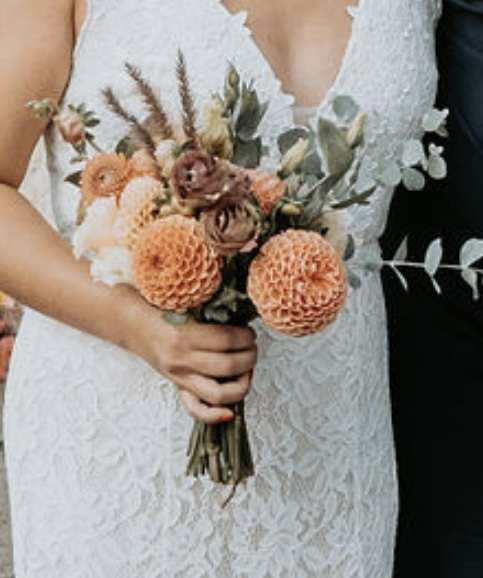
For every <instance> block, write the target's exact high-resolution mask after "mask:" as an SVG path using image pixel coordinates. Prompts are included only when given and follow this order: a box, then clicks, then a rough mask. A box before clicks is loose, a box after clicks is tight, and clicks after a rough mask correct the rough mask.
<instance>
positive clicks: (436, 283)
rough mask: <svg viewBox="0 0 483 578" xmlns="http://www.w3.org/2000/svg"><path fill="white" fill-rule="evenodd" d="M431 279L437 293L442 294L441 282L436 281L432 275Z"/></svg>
mask: <svg viewBox="0 0 483 578" xmlns="http://www.w3.org/2000/svg"><path fill="white" fill-rule="evenodd" d="M430 279H431V283H432V284H433V287H434V290H435V291H436V293H438V295H441V293H442V291H441V287H440V285H439V283H438V282H437V281H436V279H435V278H434V277H430Z"/></svg>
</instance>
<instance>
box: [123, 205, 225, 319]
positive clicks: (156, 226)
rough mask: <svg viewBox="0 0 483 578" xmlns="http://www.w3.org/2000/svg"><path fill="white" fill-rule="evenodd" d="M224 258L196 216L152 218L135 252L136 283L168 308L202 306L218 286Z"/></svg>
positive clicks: (152, 300)
mask: <svg viewBox="0 0 483 578" xmlns="http://www.w3.org/2000/svg"><path fill="white" fill-rule="evenodd" d="M221 267H222V261H221V258H220V257H219V256H218V255H217V254H216V252H215V251H214V249H213V248H212V247H210V245H208V243H207V242H206V241H205V240H204V239H203V237H202V236H201V233H200V230H199V224H198V222H197V221H196V220H195V219H192V218H189V217H183V216H181V215H171V216H169V217H166V218H163V219H158V220H156V221H153V222H152V223H151V224H150V225H147V226H146V227H145V228H144V229H143V230H142V231H141V232H140V234H139V237H138V239H137V241H136V244H135V246H134V250H133V254H132V274H133V278H134V285H135V286H136V288H137V289H138V290H139V291H140V293H141V294H142V295H143V297H144V298H145V299H146V300H147V301H149V302H150V303H152V304H153V305H155V306H156V307H159V308H160V309H163V310H165V311H178V312H183V311H187V310H188V309H194V308H196V307H199V306H200V305H201V304H203V303H204V302H205V301H207V300H208V299H209V298H210V297H211V296H212V295H213V294H214V293H215V292H216V290H217V289H218V287H219V285H220V283H221V279H222V275H221Z"/></svg>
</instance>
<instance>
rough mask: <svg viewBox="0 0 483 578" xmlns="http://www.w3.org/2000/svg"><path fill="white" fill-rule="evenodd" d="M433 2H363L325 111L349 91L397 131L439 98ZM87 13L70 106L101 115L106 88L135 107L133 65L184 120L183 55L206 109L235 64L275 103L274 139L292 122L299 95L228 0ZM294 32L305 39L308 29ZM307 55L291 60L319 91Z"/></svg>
mask: <svg viewBox="0 0 483 578" xmlns="http://www.w3.org/2000/svg"><path fill="white" fill-rule="evenodd" d="M432 1H433V0H391V1H390V2H388V1H387V0H359V8H358V11H357V12H355V15H354V19H353V22H352V23H351V28H350V33H349V34H348V36H346V38H345V39H344V41H343V48H342V49H341V52H340V53H339V60H340V62H338V63H337V68H336V71H335V73H334V76H335V78H333V79H332V81H331V82H330V90H329V91H328V95H327V98H325V99H323V100H324V102H322V103H321V106H323V105H325V104H326V102H327V101H328V100H329V98H330V96H331V95H333V94H334V93H348V94H351V95H352V96H353V97H354V98H356V100H358V102H359V104H360V106H362V107H363V108H365V109H366V110H371V111H374V112H376V113H377V114H379V115H380V116H381V117H382V118H387V119H390V120H391V123H392V125H391V127H392V129H395V130H396V132H397V131H398V130H399V129H400V128H401V129H403V130H404V125H407V124H408V123H411V121H412V120H413V119H414V118H416V117H419V116H420V114H421V107H422V105H424V106H426V107H427V106H428V102H430V100H431V99H432V96H433V94H434V83H435V70H434V53H433V30H434V17H435V15H434V13H433V12H434V11H433V10H430V9H429V8H428V6H429V5H430V4H431V3H432ZM89 10H90V13H89V16H88V20H87V22H86V25H85V27H84V30H83V31H82V34H81V38H80V41H79V45H78V47H77V51H76V58H75V65H74V70H73V75H72V80H71V83H70V86H69V88H68V91H67V95H66V98H68V99H69V100H76V101H79V100H83V101H87V102H89V103H92V107H93V108H95V109H96V110H98V108H99V106H102V98H101V97H100V89H102V88H105V87H106V86H111V87H113V88H114V89H115V90H116V91H117V92H118V94H119V96H121V97H124V98H126V99H127V100H128V102H130V101H133V99H131V97H132V86H131V85H130V82H129V78H128V77H127V75H126V74H124V73H123V69H124V64H125V63H126V62H130V63H131V64H134V65H135V66H137V67H139V68H140V69H141V71H142V72H143V75H144V76H145V77H146V78H147V79H148V80H149V82H150V83H151V85H152V86H153V87H154V88H155V90H156V91H157V93H158V94H159V96H160V98H161V99H162V101H163V104H164V105H165V107H166V108H167V110H168V112H171V113H172V114H174V115H176V114H177V113H178V112H179V96H178V84H177V78H176V61H177V55H178V52H179V51H181V52H182V53H183V54H184V56H185V60H186V64H187V70H188V75H189V79H190V84H191V88H192V92H193V95H194V99H195V102H199V103H202V102H203V101H205V100H206V99H207V98H209V96H211V95H212V94H213V93H214V92H217V91H219V90H220V89H221V88H222V86H223V82H224V76H225V71H226V68H227V65H228V63H231V64H233V65H235V67H236V68H237V70H238V71H239V72H240V74H241V76H242V77H243V79H244V80H245V81H246V82H247V83H248V84H250V83H252V84H253V86H254V87H255V88H256V89H257V92H258V93H259V95H260V98H261V99H263V100H265V101H268V102H269V103H270V105H269V110H268V111H267V115H266V123H265V125H266V130H267V133H270V131H271V130H272V129H273V132H274V133H275V132H279V131H280V130H281V129H282V128H283V127H284V126H286V125H288V124H290V122H291V121H292V113H291V107H292V105H293V102H294V97H293V96H294V94H293V93H294V92H295V91H292V90H289V89H288V88H287V87H286V86H284V84H283V83H282V82H281V81H280V78H279V76H280V74H279V70H280V69H279V68H278V66H277V65H276V63H275V62H274V61H273V60H271V58H270V56H269V53H268V54H267V53H266V52H265V51H264V47H263V46H262V45H261V44H259V43H258V38H256V37H254V36H253V35H252V32H251V29H250V27H249V26H248V22H247V20H246V14H244V13H235V14H234V13H232V12H230V11H229V10H228V9H227V7H226V6H225V4H224V3H222V2H221V1H220V0H176V1H175V0H164V1H163V0H143V2H136V1H135V0H90V5H89ZM294 23H295V21H294ZM294 27H295V25H294ZM295 28H297V27H295ZM316 32H317V33H314V32H311V33H310V34H307V35H306V36H307V37H308V38H309V39H310V40H306V42H310V43H315V42H320V45H321V47H322V48H320V50H323V49H324V48H323V47H324V43H329V44H330V39H329V37H327V35H326V34H325V33H324V30H323V29H322V28H320V30H318V31H316ZM284 34H285V33H284ZM294 34H295V37H296V38H297V37H298V36H297V35H298V34H300V30H298V31H297V32H294ZM278 38H280V36H278ZM295 44H297V43H295ZM295 44H291V46H295ZM307 49H309V51H310V50H316V49H315V48H314V47H313V46H312V45H310V46H309V47H307V45H305V46H304V47H303V50H307ZM299 50H300V52H298V53H297V52H294V53H292V56H291V58H294V59H295V60H296V61H298V65H299V66H300V69H301V70H303V75H302V76H303V77H304V78H306V79H308V80H307V82H308V83H310V82H312V83H313V84H312V86H314V85H318V86H319V87H321V85H320V84H317V83H319V82H320V80H319V79H318V78H317V76H318V73H319V71H318V69H317V67H316V66H315V64H314V63H313V61H311V60H310V59H308V60H305V59H304V58H303V52H302V49H301V48H300V49H299ZM275 52H277V51H275ZM277 53H278V52H277ZM282 53H283V52H282ZM272 54H273V53H272ZM294 55H295V56H294ZM286 61H287V59H285V61H284V62H286ZM314 79H315V80H314ZM302 82H303V81H300V83H302ZM301 86H302V84H298V85H297V90H299V89H300V87H301ZM300 91H301V92H302V91H303V88H302V89H300ZM319 92H321V90H319ZM298 94H300V93H299V92H298V93H297V95H298ZM132 104H133V106H135V103H134V101H133V102H132ZM305 104H313V103H305Z"/></svg>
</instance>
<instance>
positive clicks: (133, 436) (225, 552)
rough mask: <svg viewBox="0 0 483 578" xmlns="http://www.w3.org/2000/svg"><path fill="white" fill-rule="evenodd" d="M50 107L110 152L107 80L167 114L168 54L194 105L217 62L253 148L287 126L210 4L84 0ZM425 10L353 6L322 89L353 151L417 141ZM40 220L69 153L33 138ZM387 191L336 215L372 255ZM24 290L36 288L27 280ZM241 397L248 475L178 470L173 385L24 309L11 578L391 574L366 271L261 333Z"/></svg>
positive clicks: (288, 111) (251, 60) (235, 21)
mask: <svg viewBox="0 0 483 578" xmlns="http://www.w3.org/2000/svg"><path fill="white" fill-rule="evenodd" d="M88 10H89V15H88V20H87V22H86V24H85V26H84V28H83V31H82V34H81V37H80V39H79V42H78V46H77V48H76V53H75V65H74V68H73V71H72V79H71V82H70V84H69V87H68V90H67V93H66V95H65V100H66V102H72V103H77V104H78V103H81V102H84V103H86V104H87V106H88V108H90V109H94V110H95V111H96V112H97V113H98V114H99V115H102V116H103V122H102V124H101V127H100V129H99V131H98V132H97V134H98V140H99V142H100V143H101V145H102V146H103V147H104V148H105V149H106V150H108V149H109V148H110V147H112V146H113V145H114V143H115V142H116V141H117V140H118V139H119V138H120V136H122V135H123V134H124V132H125V128H126V127H125V126H124V125H123V123H122V122H120V121H119V120H118V119H116V118H113V115H111V114H110V113H109V112H107V111H106V109H105V106H104V104H103V100H102V97H101V89H102V88H105V87H106V86H112V87H113V89H114V90H115V92H116V93H117V94H118V96H119V97H120V99H121V101H122V102H123V103H129V106H130V107H131V109H132V110H136V106H137V105H136V104H135V102H134V101H135V99H134V98H133V92H134V91H133V87H132V83H131V82H130V81H129V79H128V77H127V75H126V74H124V72H123V66H124V63H125V62H126V61H128V62H130V63H132V64H134V65H136V66H139V67H140V68H141V70H142V73H143V75H144V76H145V77H146V78H148V79H149V80H150V82H151V83H152V84H153V85H154V86H155V87H156V88H157V89H158V90H159V93H160V95H161V97H162V100H163V102H164V103H165V106H166V108H167V110H168V111H169V112H170V113H171V114H172V115H174V116H175V117H176V118H178V117H177V116H176V115H179V103H178V97H177V88H176V79H175V73H174V71H175V63H176V55H177V52H178V50H182V52H183V53H184V55H185V58H186V63H187V66H188V70H189V75H190V79H191V85H192V88H193V92H194V94H195V95H196V99H197V102H199V103H200V102H203V101H204V100H205V99H206V98H208V96H210V95H211V94H212V93H213V92H214V91H217V90H219V89H220V88H221V86H222V82H223V77H224V73H225V69H226V64H227V62H232V63H234V64H235V65H236V67H237V68H238V70H239V71H240V72H241V74H242V75H243V77H244V78H245V79H247V80H249V79H251V78H253V80H254V83H255V87H256V88H257V89H258V91H259V94H260V95H261V98H262V100H268V101H269V102H270V106H269V108H268V111H267V114H266V117H265V118H264V120H263V123H262V129H261V130H262V134H263V135H264V137H265V138H266V139H267V140H268V141H269V142H270V141H273V138H274V137H275V135H276V134H277V133H278V132H279V131H280V130H281V129H283V128H286V127H288V126H290V124H291V123H292V122H293V118H292V116H293V109H292V106H293V104H294V103H293V98H292V97H291V96H290V95H288V94H285V93H284V92H283V91H282V90H281V86H280V83H279V82H278V80H277V79H276V78H275V76H274V72H273V70H271V68H270V66H269V64H268V63H267V61H266V60H265V58H264V56H263V54H262V53H261V51H260V50H259V49H258V48H257V46H256V44H255V42H254V41H253V38H252V37H251V36H250V33H249V30H248V29H247V27H246V26H245V24H244V20H245V16H244V14H237V15H232V14H230V13H229V12H228V11H227V10H226V8H225V7H224V6H223V4H222V3H221V2H220V1H219V0H142V1H135V0H90V2H89V3H88ZM437 13H438V5H437V0H360V3H359V8H358V9H357V10H354V11H353V17H354V21H353V28H352V34H351V37H350V40H349V43H348V46H347V50H346V54H345V57H344V59H343V63H342V66H341V69H340V72H339V75H338V77H337V79H336V81H335V83H334V85H333V87H332V89H331V90H330V92H329V93H328V95H327V96H326V97H325V99H324V101H323V102H322V103H321V104H320V108H319V112H322V111H324V110H326V109H327V107H328V103H329V100H330V98H331V97H332V96H333V95H335V94H339V93H342V94H350V95H352V96H353V97H354V98H355V99H356V100H357V102H358V103H359V105H360V106H361V107H362V108H363V109H364V110H365V111H367V113H368V126H367V143H366V147H367V153H368V154H370V155H371V156H372V157H373V158H378V157H382V156H384V155H390V154H391V153H393V152H394V151H395V150H396V149H398V147H400V146H401V143H402V142H403V141H404V140H405V139H407V138H408V137H410V136H411V135H413V134H414V133H415V131H417V128H416V127H417V125H418V120H419V118H420V117H421V115H422V114H423V113H424V112H425V111H426V110H427V109H428V108H429V107H430V106H431V104H432V101H433V95H434V89H435V68H434V60H433V29H434V26H435V21H436V17H437ZM47 146H48V151H49V162H50V170H51V179H52V199H53V211H54V214H55V216H56V219H57V224H58V227H59V229H60V231H61V233H62V234H63V235H64V236H66V237H69V235H70V234H71V232H72V227H73V223H74V221H75V207H76V203H77V191H76V189H75V188H74V187H73V186H71V185H69V184H66V183H65V182H64V181H63V179H64V177H65V175H66V174H68V173H69V172H71V171H72V166H71V165H70V164H69V158H70V156H71V155H70V150H68V149H67V147H66V146H65V145H64V144H63V143H61V142H60V141H59V140H58V137H57V136H55V135H53V134H50V135H48V142H47ZM389 199H390V191H389V190H380V191H378V192H377V194H376V195H375V196H374V197H373V199H372V202H371V203H370V204H369V205H366V206H360V207H356V208H353V209H351V210H350V212H349V220H350V222H351V227H352V229H353V231H354V232H355V234H356V235H357V237H358V239H359V240H360V241H362V242H363V244H364V245H365V246H376V242H377V241H376V240H377V238H378V235H379V234H380V232H381V230H382V227H383V225H384V220H385V215H386V210H387V207H388V203H389ZM33 282H35V281H34V280H33ZM257 329H258V331H259V347H260V355H259V363H258V367H257V371H256V374H255V378H254V388H253V391H252V392H251V393H250V394H249V397H248V399H247V407H246V411H247V419H248V426H249V431H250V434H251V443H252V448H253V454H254V461H255V464H256V475H255V476H254V477H253V478H252V479H250V480H249V481H248V483H247V484H246V485H243V486H241V487H239V488H238V490H237V492H236V494H235V497H234V498H233V500H232V502H231V503H230V504H229V506H228V507H226V508H225V509H222V508H220V503H221V501H222V500H223V499H224V498H225V497H226V495H227V491H228V490H227V488H226V487H223V488H215V487H214V486H213V484H212V483H211V482H209V481H207V480H202V479H191V478H187V477H185V475H184V469H185V465H186V447H187V441H188V436H189V432H190V429H191V419H190V418H189V417H188V416H187V415H186V414H185V412H184V411H183V410H182V409H181V408H180V406H179V404H178V400H177V396H176V392H175V390H174V388H173V387H172V386H171V385H170V384H169V383H166V382H165V381H164V380H163V378H162V377H161V376H160V375H157V374H155V373H154V372H153V370H151V368H149V367H148V366H146V365H145V364H144V363H143V362H141V361H139V359H137V358H135V357H134V356H132V355H130V354H128V353H126V352H125V351H123V350H121V349H118V348H116V347H114V346H111V345H109V344H106V343H104V342H102V341H100V340H98V339H94V338H92V337H90V336H87V335H84V334H82V333H80V332H78V331H76V330H73V329H71V328H69V327H66V326H64V325H62V324H59V323H56V322H54V321H51V320H49V319H46V318H44V317H43V316H41V315H38V314H36V313H34V312H27V314H26V317H25V320H24V322H23V325H22V329H21V333H20V335H19V338H18V342H17V347H16V351H15V354H14V357H13V360H12V366H11V374H10V380H9V383H8V388H7V399H6V415H5V435H6V446H7V460H8V476H9V478H8V480H9V487H10V496H11V509H12V518H13V538H14V550H15V559H16V562H15V564H16V566H15V572H16V578H174V577H182V578H188V577H189V578H201V577H206V578H215V577H216V578H233V577H247V578H268V577H270V578H282V577H294V578H304V577H314V578H389V577H390V575H391V562H392V548H393V537H394V529H395V518H396V511H397V497H396V479H395V467H394V458H393V448H392V442H391V423H390V411H389V397H388V384H387V375H386V337H385V331H386V329H385V316H384V305H383V296H382V292H381V287H380V283H379V278H378V275H377V274H376V273H365V274H364V275H363V276H362V285H361V287H360V288H359V289H357V290H353V291H351V293H350V296H349V299H348V302H347V306H346V307H345V309H344V311H343V312H342V313H341V314H340V316H339V317H338V319H337V320H336V322H335V323H333V325H332V326H330V327H329V328H328V329H326V330H325V331H323V332H322V333H320V334H319V335H316V336H313V337H306V338H299V339H289V338H285V337H281V336H280V335H277V334H275V333H273V332H271V331H268V330H267V329H266V328H264V327H263V326H262V325H261V324H260V323H259V324H257Z"/></svg>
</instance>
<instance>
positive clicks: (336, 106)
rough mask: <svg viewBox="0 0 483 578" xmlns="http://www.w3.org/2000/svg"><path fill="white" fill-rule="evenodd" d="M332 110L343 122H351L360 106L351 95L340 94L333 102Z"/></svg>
mask: <svg viewBox="0 0 483 578" xmlns="http://www.w3.org/2000/svg"><path fill="white" fill-rule="evenodd" d="M332 110H333V111H334V112H335V114H336V115H337V117H338V118H339V119H340V120H341V121H342V122H343V123H349V122H351V121H352V120H353V119H354V117H355V116H356V115H357V113H358V112H359V107H358V106H357V103H356V101H355V100H354V99H353V98H352V97H351V96H347V95H339V96H337V97H336V98H335V99H334V100H333V102H332Z"/></svg>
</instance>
